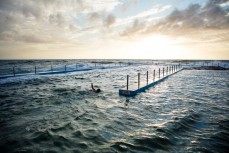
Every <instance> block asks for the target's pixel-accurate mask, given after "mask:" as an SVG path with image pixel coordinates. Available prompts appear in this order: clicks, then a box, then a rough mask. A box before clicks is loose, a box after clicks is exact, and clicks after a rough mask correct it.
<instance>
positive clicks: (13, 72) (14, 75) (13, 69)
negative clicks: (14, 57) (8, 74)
mask: <svg viewBox="0 0 229 153" xmlns="http://www.w3.org/2000/svg"><path fill="white" fill-rule="evenodd" d="M13 75H14V76H15V68H14V67H13Z"/></svg>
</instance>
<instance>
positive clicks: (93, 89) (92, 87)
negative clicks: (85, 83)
mask: <svg viewBox="0 0 229 153" xmlns="http://www.w3.org/2000/svg"><path fill="white" fill-rule="evenodd" d="M91 89H92V91H93V92H95V93H99V92H101V90H100V89H97V90H95V88H94V86H93V83H91Z"/></svg>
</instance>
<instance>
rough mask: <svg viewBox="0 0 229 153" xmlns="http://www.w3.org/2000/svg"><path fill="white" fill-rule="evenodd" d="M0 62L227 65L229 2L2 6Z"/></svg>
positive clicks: (107, 0)
mask: <svg viewBox="0 0 229 153" xmlns="http://www.w3.org/2000/svg"><path fill="white" fill-rule="evenodd" d="M0 59H213V60H216V59H222V60H229V0H0Z"/></svg>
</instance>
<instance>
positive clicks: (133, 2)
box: [121, 0, 138, 12]
mask: <svg viewBox="0 0 229 153" xmlns="http://www.w3.org/2000/svg"><path fill="white" fill-rule="evenodd" d="M137 5H138V0H127V1H124V2H123V3H122V4H121V10H122V11H123V12H125V11H127V10H128V9H130V8H133V7H136V6H137Z"/></svg>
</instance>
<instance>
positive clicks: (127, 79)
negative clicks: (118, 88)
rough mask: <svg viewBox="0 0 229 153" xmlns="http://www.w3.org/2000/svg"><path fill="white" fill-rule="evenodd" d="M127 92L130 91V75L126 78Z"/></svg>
mask: <svg viewBox="0 0 229 153" xmlns="http://www.w3.org/2000/svg"><path fill="white" fill-rule="evenodd" d="M126 90H127V91H128V90H129V75H127V77H126Z"/></svg>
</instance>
